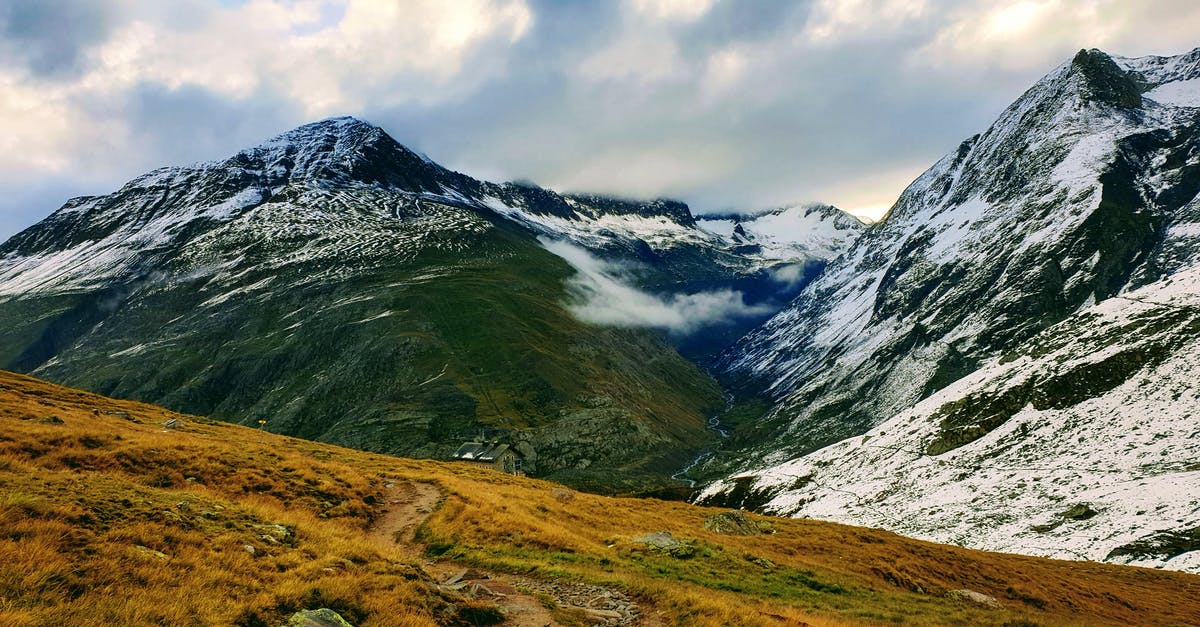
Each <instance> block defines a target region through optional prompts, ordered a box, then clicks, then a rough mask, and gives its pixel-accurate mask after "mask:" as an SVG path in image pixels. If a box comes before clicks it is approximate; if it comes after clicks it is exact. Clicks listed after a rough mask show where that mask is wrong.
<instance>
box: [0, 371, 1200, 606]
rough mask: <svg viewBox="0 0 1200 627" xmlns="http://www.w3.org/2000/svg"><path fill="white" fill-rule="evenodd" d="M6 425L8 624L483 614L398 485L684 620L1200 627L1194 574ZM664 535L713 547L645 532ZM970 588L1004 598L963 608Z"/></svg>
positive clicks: (344, 463) (72, 421)
mask: <svg viewBox="0 0 1200 627" xmlns="http://www.w3.org/2000/svg"><path fill="white" fill-rule="evenodd" d="M52 416H53V417H55V418H57V419H58V420H61V423H59V422H56V421H53V420H50V417H52ZM170 418H175V419H177V420H178V421H179V425H178V427H177V428H174V429H169V430H164V429H163V427H162V426H160V425H161V423H162V422H164V421H166V420H168V419H170ZM0 426H2V428H0V564H3V567H2V568H0V625H7V624H14V625H17V624H21V625H24V624H58V625H74V624H96V623H108V624H131V625H133V624H162V625H167V624H169V625H192V624H195V625H208V624H242V625H276V624H279V623H280V622H282V620H283V619H284V618H285V617H286V616H287V615H288V614H289V613H290V612H292V611H295V610H296V609H299V608H303V607H309V608H311V607H331V608H333V609H335V610H338V611H339V612H341V613H342V614H343V615H344V616H346V617H347V618H348V619H350V620H351V622H353V623H355V624H360V625H427V624H446V623H453V622H455V621H458V622H460V623H461V622H463V621H462V616H461V615H460V614H456V610H457V609H458V608H461V607H463V603H462V601H461V599H456V598H453V597H451V596H447V593H443V592H440V591H439V590H438V589H437V587H436V586H435V585H433V583H432V581H431V580H430V579H429V577H428V576H427V575H425V573H424V572H423V571H422V570H421V569H420V568H419V567H418V566H414V565H412V564H410V563H407V562H406V561H405V559H404V558H402V557H400V554H399V553H398V552H397V553H389V552H386V551H380V550H379V549H378V548H377V547H376V545H375V544H373V543H371V542H370V541H369V540H368V539H367V537H366V535H365V534H364V531H365V530H366V529H368V528H369V527H370V526H371V523H372V521H373V520H375V519H376V518H377V517H378V516H379V515H380V513H381V509H380V503H381V502H382V499H383V494H384V490H385V488H384V486H385V484H386V483H387V482H389V481H396V480H412V481H425V482H433V483H436V484H437V485H438V486H439V487H440V488H441V490H442V491H443V493H444V494H446V498H445V499H444V502H443V503H442V504H441V506H440V507H439V508H438V509H437V510H436V511H435V512H434V513H433V515H432V516H430V518H429V519H428V520H427V521H426V522H425V523H424V524H423V525H422V526H421V527H420V528H419V529H418V536H419V537H420V538H421V539H422V541H423V542H425V543H426V544H427V545H428V549H429V553H430V554H431V555H438V556H439V559H450V560H454V561H456V562H459V563H462V564H472V565H476V566H480V567H484V568H490V569H493V570H498V571H506V572H511V573H515V574H526V575H530V576H540V577H554V578H563V579H570V580H577V581H583V582H589V583H594V584H600V585H608V586H612V587H617V588H620V589H623V590H625V591H627V592H629V593H631V594H633V595H634V596H636V597H637V598H638V599H639V600H640V601H641V602H642V603H643V610H646V611H649V612H651V613H655V614H657V615H658V616H659V617H660V618H661V620H662V622H663V623H666V624H680V625H682V624H713V625H760V624H801V623H808V624H818V625H820V624H861V623H866V624H894V623H905V622H907V623H913V624H961V625H975V624H1013V625H1022V624H1050V625H1059V624H1081V625H1083V624H1088V625H1091V624H1133V623H1136V624H1200V601H1198V599H1200V577H1195V576H1191V575H1185V574H1181V573H1173V572H1161V571H1154V570H1147V569H1138V568H1127V567H1117V566H1109V565H1102V564H1093V563H1076V562H1061V561H1054V560H1045V559H1038V558H1031V557H1022V556H1013V555H1001V554H993V553H984V552H979V551H970V550H966V549H960V548H955V547H947V546H941V545H935V544H931V543H926V542H919V541H915V540H910V539H906V538H902V537H900V536H897V535H894V534H891V533H887V532H883V531H877V530H870V529H861V528H855V527H848V526H843V525H836V524H830V523H821V522H815V521H805V520H786V519H760V520H767V521H769V523H770V525H771V528H772V529H773V530H774V531H775V533H774V534H770V535H758V536H727V535H719V534H715V533H712V532H709V531H706V530H705V529H704V527H703V523H704V520H705V518H706V517H708V516H710V515H712V514H714V513H716V512H717V511H718V510H715V509H708V508H700V507H695V506H691V505H686V504H683V503H674V502H663V501H655V500H639V499H614V498H606V497H601V496H595V495H591V494H583V493H573V492H564V489H563V488H561V487H559V486H556V485H554V484H551V483H547V482H542V481H537V480H532V479H524V478H517V477H510V476H506V475H501V474H498V473H494V472H490V471H485V470H478V469H473V468H469V467H466V466H461V465H454V464H446V463H439V462H430V461H416V460H406V459H398V458H392V457H387V456H383V455H375V454H369V453H363V452H359V451H352V450H347V449H342V448H338V447H335V446H329V445H324V444H316V443H312V442H306V441H303V440H297V439H293V438H285V437H281V436H277V435H273V434H270V433H265V432H262V431H257V430H253V429H247V428H244V427H238V426H234V425H228V424H224V423H217V422H213V421H208V420H205V419H202V418H196V417H189V416H181V415H179V414H174V413H171V412H168V411H166V410H163V409H161V408H157V407H153V406H149V405H144V404H139V403H132V402H125V401H116V400H111V399H107V398H103V397H100V396H95V395H91V394H87V393H84V392H79V391H76V390H70V389H67V388H62V387H58V386H54V385H51V384H48V383H44V382H41V381H38V380H36V379H32V378H28V377H24V376H21V375H16V374H12V373H6V372H0ZM276 525H280V526H282V527H277V526H276ZM281 529H286V533H285V532H283V531H281ZM654 531H668V532H670V533H672V534H674V535H675V536H676V537H677V538H680V539H683V540H686V541H688V542H689V543H690V547H691V549H690V551H691V553H693V554H692V555H691V556H690V557H673V556H670V555H666V554H664V553H662V552H660V551H654V550H650V549H648V548H647V547H645V545H642V544H638V543H635V542H633V541H632V540H633V539H634V538H636V537H639V536H641V535H644V534H646V533H649V532H654ZM247 545H249V546H252V547H254V552H253V553H250V552H249V551H247V550H246V549H245V547H246V546H247ZM958 588H969V589H972V590H977V591H979V592H982V593H985V594H989V595H991V596H994V597H996V598H997V599H999V600H1000V602H1001V603H1002V604H1003V607H1002V608H1001V609H998V610H993V609H985V608H979V607H975V606H971V605H968V604H964V603H962V602H957V601H952V600H950V599H947V598H945V596H944V595H945V592H946V591H948V590H953V589H958Z"/></svg>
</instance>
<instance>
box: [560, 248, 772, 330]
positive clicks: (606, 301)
mask: <svg viewBox="0 0 1200 627" xmlns="http://www.w3.org/2000/svg"><path fill="white" fill-rule="evenodd" d="M539 239H540V240H541V242H542V245H543V246H545V247H546V250H549V251H550V252H552V253H554V254H555V255H558V256H559V257H562V258H563V259H564V260H566V262H567V263H569V264H571V266H572V267H574V268H575V270H576V274H575V275H574V276H573V277H571V279H569V281H568V284H567V289H568V290H569V291H570V292H571V293H572V295H573V296H574V299H575V300H574V301H573V302H570V303H567V307H568V309H569V310H570V311H571V313H572V314H573V315H575V317H577V318H579V319H580V320H583V321H584V322H590V323H592V324H598V325H604V326H616V327H650V328H657V329H663V330H665V331H669V332H671V333H676V334H683V335H686V334H689V333H693V332H695V331H697V330H699V329H701V328H703V327H706V326H709V325H713V324H720V323H723V322H729V321H733V320H736V319H738V318H742V317H746V316H759V315H765V314H769V313H771V311H772V310H771V308H770V307H768V306H766V305H747V304H746V302H745V299H744V297H743V295H742V293H741V292H737V291H734V290H728V289H726V290H716V291H711V292H697V293H694V294H672V295H669V296H656V295H654V294H650V293H648V292H644V291H642V290H639V289H637V288H635V287H632V286H630V285H629V278H628V277H627V276H624V275H625V271H624V269H623V268H622V267H621V266H619V265H616V264H613V263H610V262H606V261H603V260H601V259H597V258H596V257H594V256H592V255H591V254H590V253H589V252H588V251H586V250H584V249H583V248H580V247H578V246H575V245H573V244H570V243H567V242H565V241H562V240H550V239H547V238H539Z"/></svg>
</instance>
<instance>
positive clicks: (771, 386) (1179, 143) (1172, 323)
mask: <svg viewBox="0 0 1200 627" xmlns="http://www.w3.org/2000/svg"><path fill="white" fill-rule="evenodd" d="M1197 76H1200V49H1198V50H1195V51H1192V52H1190V53H1188V54H1185V55H1179V56H1176V57H1144V58H1137V59H1126V58H1113V57H1109V56H1107V55H1105V54H1104V53H1102V52H1100V51H1096V50H1091V51H1081V52H1080V53H1079V54H1078V55H1076V57H1075V58H1074V59H1073V60H1072V61H1071V62H1069V63H1067V64H1065V65H1063V66H1062V67H1060V68H1058V69H1056V70H1054V71H1053V72H1051V73H1050V74H1049V75H1047V76H1046V77H1045V78H1043V79H1042V80H1041V81H1039V82H1038V83H1037V84H1036V85H1034V86H1033V87H1032V88H1031V89H1030V90H1029V91H1028V92H1026V93H1025V94H1024V95H1023V96H1022V97H1021V98H1020V99H1018V100H1017V101H1016V102H1015V103H1014V104H1013V105H1012V106H1010V107H1009V108H1008V109H1007V110H1005V111H1004V113H1003V114H1002V115H1001V116H1000V118H999V119H998V120H997V121H996V122H995V123H994V124H993V125H992V126H991V127H990V128H989V129H988V130H987V131H985V132H984V133H982V134H981V135H978V136H975V137H972V138H970V139H968V140H967V141H965V142H963V144H962V145H961V146H960V147H959V148H958V150H956V151H954V152H953V153H951V154H949V155H947V156H946V157H944V158H943V159H942V160H941V161H939V162H938V163H937V164H936V165H934V166H933V167H932V168H930V169H929V170H928V171H927V172H925V173H924V174H923V175H922V176H921V177H920V178H918V179H917V180H916V181H915V182H913V183H912V185H910V186H909V187H908V189H906V190H905V192H904V193H903V194H902V196H901V198H900V199H899V201H898V202H897V203H896V205H895V206H894V207H893V209H892V211H891V212H890V214H889V215H888V216H887V217H886V218H885V219H884V220H883V221H882V222H881V223H879V224H877V225H876V226H874V227H872V228H871V229H870V230H869V231H868V232H867V233H866V234H865V235H864V236H863V237H861V238H859V239H858V240H857V241H856V242H855V243H854V244H853V245H852V246H851V248H850V250H848V251H847V252H846V253H845V254H844V255H843V256H842V257H840V258H839V259H838V260H836V261H835V262H833V263H832V264H831V265H830V266H829V268H828V269H827V271H826V272H825V273H824V274H822V276H821V277H819V278H818V279H817V280H816V281H814V282H813V283H811V284H810V285H809V286H808V287H807V288H806V289H805V290H804V291H803V292H802V293H801V295H800V296H799V297H798V298H797V299H796V301H794V302H793V304H792V306H790V307H789V308H788V309H786V310H785V311H783V312H781V313H780V314H778V315H776V316H775V317H774V318H772V319H771V320H770V321H769V322H768V323H766V324H765V325H764V326H763V327H762V328H761V329H759V330H757V331H755V332H753V333H751V334H750V335H749V336H748V337H747V338H746V340H745V341H744V342H743V343H742V344H741V346H739V347H737V348H735V349H733V350H731V351H730V352H728V353H727V354H726V355H725V356H724V362H723V363H724V365H725V367H726V369H727V376H729V377H730V378H731V379H732V380H734V381H735V382H736V383H738V384H740V385H741V386H742V389H743V390H755V389H758V390H765V392H766V393H767V394H768V395H769V396H771V397H772V398H774V399H775V400H776V401H777V405H776V406H775V408H774V409H773V410H772V411H771V413H769V414H768V415H767V416H766V417H765V419H764V420H763V421H762V422H761V423H760V426H759V429H758V430H757V433H756V434H755V436H756V437H757V438H758V439H757V440H756V441H755V440H750V439H743V441H741V442H735V446H740V451H739V452H738V455H739V458H740V460H741V461H740V465H741V468H742V469H743V472H741V473H733V476H732V477H733V478H731V479H727V480H725V481H722V482H719V483H717V484H715V485H713V486H711V487H710V488H709V489H708V491H707V492H706V496H705V498H706V499H707V500H709V501H711V502H726V503H737V504H741V505H745V506H750V507H762V508H764V509H768V510H770V511H774V512H780V513H786V514H790V515H797V516H817V517H827V518H831V519H836V520H841V521H845V522H851V523H856V524H870V525H878V526H882V527H886V528H889V529H893V530H895V531H898V532H901V533H906V534H911V535H916V536H920V537H927V538H931V539H936V540H939V541H946V542H956V543H961V544H964V545H967V546H972V547H978V548H987V549H996V550H1004V551H1016V552H1028V553H1035V554H1040V555H1053V556H1057V557H1067V558H1073V557H1074V558H1078V557H1084V558H1087V559H1100V560H1103V559H1107V560H1111V561H1121V562H1132V563H1140V564H1148V565H1157V566H1168V567H1171V568H1183V569H1189V570H1200V558H1198V557H1197V554H1196V553H1194V551H1195V550H1196V549H1198V548H1200V506H1198V504H1200V447H1198V445H1197V444H1196V442H1197V436H1200V413H1198V410H1197V408H1198V407H1200V396H1198V393H1200V392H1198V390H1200V387H1198V386H1197V385H1196V380H1197V377H1198V376H1200V310H1198V307H1200V296H1197V292H1200V289H1198V282H1200V198H1198V197H1197V193H1198V192H1200V108H1197V107H1195V106H1193V104H1192V103H1193V102H1194V99H1195V98H1197V97H1200V94H1197V93H1196V89H1198V88H1200V83H1197V82H1196V80H1195V79H1196V78H1197ZM764 432H766V433H768V434H770V436H767V437H764V436H763V433H764ZM858 434H864V435H861V436H860V437H850V436H856V435H858ZM735 436H736V434H735ZM839 440H841V441H840V442H838V441H839ZM835 442H836V443H835ZM822 447H824V448H822ZM815 449H820V450H816V452H812V451H814V450H815ZM806 453H807V455H805V454H806ZM726 463H727V462H726Z"/></svg>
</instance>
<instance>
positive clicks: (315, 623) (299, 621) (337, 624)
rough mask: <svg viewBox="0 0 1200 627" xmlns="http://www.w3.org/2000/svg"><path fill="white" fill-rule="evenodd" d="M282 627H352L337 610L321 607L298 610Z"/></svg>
mask: <svg viewBox="0 0 1200 627" xmlns="http://www.w3.org/2000/svg"><path fill="white" fill-rule="evenodd" d="M283 627H354V626H353V625H351V624H350V623H348V622H346V619H344V618H342V617H341V615H340V614H338V613H337V612H335V611H333V610H331V609H329V608H327V607H323V608H321V609H319V610H300V611H299V612H296V613H295V614H292V617H291V618H289V619H288V622H286V623H284V625H283Z"/></svg>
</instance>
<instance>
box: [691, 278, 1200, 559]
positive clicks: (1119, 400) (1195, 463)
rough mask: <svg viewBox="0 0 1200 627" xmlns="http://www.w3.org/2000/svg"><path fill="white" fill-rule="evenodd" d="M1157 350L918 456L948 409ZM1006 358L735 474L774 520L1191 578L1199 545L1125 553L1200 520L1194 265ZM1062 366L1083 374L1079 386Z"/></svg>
mask: <svg viewBox="0 0 1200 627" xmlns="http://www.w3.org/2000/svg"><path fill="white" fill-rule="evenodd" d="M1155 346H1168V347H1170V350H1169V351H1168V355H1167V356H1166V357H1165V359H1163V360H1162V361H1161V362H1159V363H1150V364H1149V365H1147V366H1146V367H1144V368H1142V369H1140V370H1138V371H1136V372H1134V373H1132V374H1131V375H1129V376H1128V377H1127V378H1126V379H1125V380H1124V381H1122V382H1121V383H1120V384H1119V385H1116V386H1115V387H1113V388H1112V389H1110V390H1108V391H1106V392H1104V393H1101V394H1098V395H1095V396H1093V397H1091V398H1086V399H1083V400H1081V401H1080V402H1078V403H1076V404H1074V405H1071V406H1068V407H1061V408H1055V407H1043V409H1037V408H1035V406H1034V405H1035V404H1036V403H1035V404H1027V405H1025V406H1024V407H1023V408H1020V409H1019V410H1018V411H1016V412H1015V413H1014V414H1013V415H1012V416H1011V417H1009V418H1008V419H1007V420H1004V421H1003V422H1002V423H1001V424H999V425H998V426H995V427H994V428H992V429H991V430H990V431H988V432H986V434H984V435H982V436H981V437H979V438H978V439H975V440H974V441H970V442H968V443H966V444H964V445H961V446H958V447H956V448H952V449H951V450H949V451H945V452H941V453H937V454H930V451H931V449H929V448H928V446H929V445H930V443H931V442H936V441H937V440H938V438H939V437H941V436H942V434H943V429H944V426H943V422H942V421H943V419H944V418H943V417H944V416H945V415H946V413H945V412H946V411H947V410H946V408H947V407H955V406H959V407H960V406H962V403H964V402H970V401H965V400H964V399H976V401H978V399H981V398H989V397H1001V396H1002V395H1004V394H1005V393H1006V392H1009V391H1012V390H1019V389H1021V386H1025V385H1029V384H1030V382H1034V383H1037V382H1045V381H1050V380H1053V379H1055V378H1056V377H1059V378H1062V380H1063V381H1066V383H1065V384H1064V385H1077V386H1078V385H1082V386H1087V385H1096V381H1095V379H1096V378H1099V377H1103V376H1104V375H1103V374H1102V372H1101V373H1096V372H1094V371H1087V370H1086V366H1088V365H1089V364H1090V365H1093V366H1094V365H1096V364H1102V370H1107V367H1106V366H1104V365H1106V364H1108V363H1109V360H1111V359H1113V358H1114V357H1118V356H1120V354H1122V353H1124V352H1128V351H1133V352H1136V351H1138V350H1145V351H1151V350H1153V347H1155ZM1133 352H1131V353H1130V354H1134V353H1133ZM1015 354H1016V355H1017V357H1016V358H1006V359H1005V360H1000V361H998V362H995V363H992V364H991V365H989V366H986V367H984V368H982V369H980V370H978V371H976V372H975V373H974V374H972V375H969V376H968V377H966V378H964V379H961V380H959V381H958V382H956V383H954V384H952V385H951V386H949V387H947V388H946V389H943V390H942V391H940V392H938V393H936V394H934V395H933V396H931V397H929V398H927V399H925V400H924V401H922V402H921V403H919V404H917V405H916V406H915V407H913V408H912V409H910V410H907V411H904V412H901V413H900V414H898V415H897V416H895V417H893V418H892V419H890V420H888V421H886V422H884V423H883V424H880V425H879V426H877V427H875V428H874V429H872V430H870V431H869V432H867V433H866V434H864V435H862V436H859V437H853V438H850V439H847V440H844V441H841V442H839V443H837V444H834V445H831V446H829V447H826V448H824V449H821V450H819V451H816V452H814V453H811V454H809V455H806V456H804V457H801V458H798V459H795V460H793V461H789V462H786V463H782V464H779V465H776V466H773V467H767V468H762V469H759V470H755V471H751V472H747V473H744V474H743V475H740V479H741V480H743V481H751V482H752V484H753V488H754V489H755V490H760V491H763V492H766V493H771V494H773V495H774V496H772V497H771V499H770V500H769V501H768V502H767V504H766V505H765V507H764V509H765V510H766V511H768V512H771V513H775V514H781V515H788V516H796V517H810V518H819V519H824V520H833V521H838V522H844V523H849V524H856V525H869V526H878V527H883V528H887V529H890V530H892V531H895V532H897V533H901V534H904V535H909V536H913V537H918V538H923V539H927V540H932V541H936V542H943V543H951V544H961V545H964V546H969V547H972V548H979V549H986V550H995V551H1005V552H1015V553H1026V554H1032V555H1041V556H1046V557H1056V558H1064V559H1088V560H1096V561H1113V562H1119V563H1129V564H1136V565H1142V566H1153V567H1162V568H1172V569H1179V570H1188V571H1192V572H1200V552H1196V551H1191V552H1182V554H1181V555H1169V554H1167V553H1169V552H1167V553H1163V554H1145V553H1139V552H1138V551H1136V550H1130V547H1135V546H1137V545H1138V543H1147V542H1150V543H1153V542H1154V541H1155V538H1156V537H1157V538H1161V537H1164V535H1163V534H1171V533H1186V532H1187V531H1188V530H1193V529H1200V388H1197V387H1196V386H1195V384H1194V377H1195V373H1196V372H1198V371H1200V268H1193V269H1191V270H1188V271H1186V272H1184V273H1181V274H1178V275H1175V276H1174V277H1172V278H1170V279H1167V280H1163V281H1160V282H1157V283H1155V284H1152V285H1150V286H1147V287H1145V288H1142V289H1139V290H1136V291H1133V292H1130V293H1128V294H1126V295H1124V296H1122V297H1116V298H1111V299H1108V300H1106V301H1104V302H1102V303H1100V304H1099V305H1097V306H1094V307H1091V308H1089V309H1086V310H1084V311H1082V312H1080V313H1078V314H1075V315H1074V316H1072V317H1071V318H1069V319H1067V320H1066V321H1064V322H1062V323H1060V324H1059V325H1056V326H1054V327H1051V328H1050V329H1047V330H1046V331H1044V332H1042V333H1041V334H1039V335H1038V336H1035V337H1034V338H1033V339H1031V340H1030V341H1029V342H1027V343H1026V344H1025V345H1024V346H1023V348H1022V349H1020V350H1019V351H1016V353H1015ZM1073 372H1074V373H1078V372H1091V375H1090V377H1089V378H1087V379H1084V380H1079V381H1075V380H1072V379H1071V378H1070V377H1071V376H1072V374H1071V373H1073ZM1067 389H1070V388H1069V387H1068V388H1067ZM955 403H957V404H958V405H954V404H955ZM935 453H936V451H935ZM738 479H739V477H733V478H731V480H727V481H724V482H720V483H718V484H714V485H712V486H709V487H708V488H707V489H706V490H705V493H704V494H705V496H709V497H711V496H714V495H716V494H719V493H721V492H723V491H728V490H730V489H732V488H733V485H734V481H736V480H738ZM1073 508H1074V509H1073Z"/></svg>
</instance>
